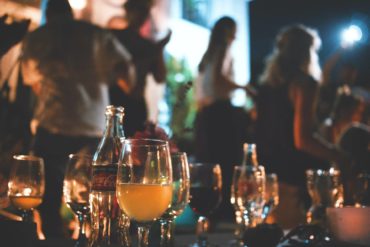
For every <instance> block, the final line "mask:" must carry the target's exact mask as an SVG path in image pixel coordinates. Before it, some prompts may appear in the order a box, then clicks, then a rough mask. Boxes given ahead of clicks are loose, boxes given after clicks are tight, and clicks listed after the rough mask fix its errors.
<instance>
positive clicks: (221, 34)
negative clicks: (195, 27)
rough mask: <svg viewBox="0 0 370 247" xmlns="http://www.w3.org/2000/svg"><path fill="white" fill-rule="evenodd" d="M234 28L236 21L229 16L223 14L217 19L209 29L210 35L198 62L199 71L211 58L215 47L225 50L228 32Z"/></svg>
mask: <svg viewBox="0 0 370 247" xmlns="http://www.w3.org/2000/svg"><path fill="white" fill-rule="evenodd" d="M235 28H236V22H235V21H234V19H232V18H231V17H228V16H224V17H221V18H220V19H218V20H217V22H216V23H215V25H214V26H213V28H212V30H211V37H210V39H209V43H208V48H207V50H206V52H205V53H204V55H203V58H202V60H201V62H200V64H199V71H202V70H203V69H204V65H205V63H207V62H208V61H210V60H211V59H212V57H213V55H214V54H215V51H216V50H217V49H223V50H224V52H226V48H227V45H228V39H229V33H230V32H234V31H235Z"/></svg>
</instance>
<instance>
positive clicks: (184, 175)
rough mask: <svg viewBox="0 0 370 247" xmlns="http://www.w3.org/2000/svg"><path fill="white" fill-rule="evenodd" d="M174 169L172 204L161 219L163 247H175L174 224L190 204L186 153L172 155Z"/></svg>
mask: <svg viewBox="0 0 370 247" xmlns="http://www.w3.org/2000/svg"><path fill="white" fill-rule="evenodd" d="M171 162H172V169H173V171H172V172H173V181H172V203H171V206H170V207H169V208H168V209H167V210H166V212H165V213H164V215H162V217H161V218H160V219H159V221H160V224H161V243H160V245H161V247H169V246H173V238H172V222H173V220H174V219H175V218H176V217H177V216H179V215H180V214H181V213H182V212H183V211H184V209H185V207H186V205H187V204H188V202H189V189H190V174H189V164H188V159H187V155H186V153H184V152H177V153H172V154H171Z"/></svg>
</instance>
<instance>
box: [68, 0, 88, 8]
mask: <svg viewBox="0 0 370 247" xmlns="http://www.w3.org/2000/svg"><path fill="white" fill-rule="evenodd" d="M69 4H70V5H71V7H72V9H74V10H82V9H84V8H85V7H86V5H87V2H86V0H69Z"/></svg>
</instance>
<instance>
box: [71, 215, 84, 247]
mask: <svg viewBox="0 0 370 247" xmlns="http://www.w3.org/2000/svg"><path fill="white" fill-rule="evenodd" d="M77 218H78V227H79V232H78V238H77V241H76V243H75V246H74V247H85V246H86V244H87V238H86V232H85V215H83V214H78V215H77Z"/></svg>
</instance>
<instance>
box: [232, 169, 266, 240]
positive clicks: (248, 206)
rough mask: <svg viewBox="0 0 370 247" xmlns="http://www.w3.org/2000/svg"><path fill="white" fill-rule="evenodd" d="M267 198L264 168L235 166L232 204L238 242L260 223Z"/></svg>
mask: <svg viewBox="0 0 370 247" xmlns="http://www.w3.org/2000/svg"><path fill="white" fill-rule="evenodd" d="M264 197H265V171H264V168H263V166H258V167H246V166H235V167H234V173H233V179H232V184H231V203H232V204H233V205H234V208H235V211H236V216H237V218H236V221H237V223H238V228H237V231H236V238H237V242H238V243H239V244H240V245H243V243H242V234H243V233H244V231H245V230H246V228H248V227H255V226H256V224H257V223H259V220H260V217H261V213H262V208H263V205H264V201H265V200H264Z"/></svg>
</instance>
